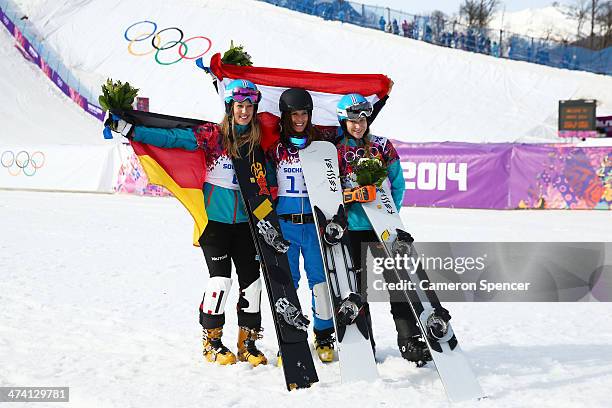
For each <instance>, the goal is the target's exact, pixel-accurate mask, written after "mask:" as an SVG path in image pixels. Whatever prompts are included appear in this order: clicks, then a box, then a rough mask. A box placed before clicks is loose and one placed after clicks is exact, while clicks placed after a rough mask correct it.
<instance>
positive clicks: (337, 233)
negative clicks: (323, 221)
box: [323, 220, 344, 245]
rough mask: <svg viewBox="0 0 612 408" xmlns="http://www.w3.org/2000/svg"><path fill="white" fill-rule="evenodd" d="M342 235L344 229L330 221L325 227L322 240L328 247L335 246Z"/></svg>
mask: <svg viewBox="0 0 612 408" xmlns="http://www.w3.org/2000/svg"><path fill="white" fill-rule="evenodd" d="M343 235H344V228H342V226H341V225H340V224H338V223H336V222H334V221H333V220H332V221H330V223H329V224H327V225H326V226H325V233H324V234H323V238H324V239H325V242H326V243H327V244H329V245H336V244H338V243H339V242H340V240H341V239H342V236H343Z"/></svg>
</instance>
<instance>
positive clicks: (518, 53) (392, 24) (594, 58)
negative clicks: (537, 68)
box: [260, 0, 612, 75]
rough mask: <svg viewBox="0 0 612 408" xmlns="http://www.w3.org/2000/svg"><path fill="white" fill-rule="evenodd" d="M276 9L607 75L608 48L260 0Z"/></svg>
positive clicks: (377, 12) (336, 4)
mask: <svg viewBox="0 0 612 408" xmlns="http://www.w3.org/2000/svg"><path fill="white" fill-rule="evenodd" d="M260 1H263V2H266V3H270V4H273V5H276V6H280V7H285V8H288V9H291V10H295V11H299V12H302V13H307V14H311V15H314V16H319V17H321V18H323V19H326V20H335V21H341V22H343V23H350V24H355V25H359V26H362V27H368V28H372V29H376V30H382V31H386V32H388V33H390V34H395V35H400V36H403V37H407V38H412V39H415V40H420V41H425V42H429V43H431V44H436V45H440V46H444V47H450V48H457V49H462V50H465V51H471V52H477V53H480V54H487V55H491V56H493V57H499V58H508V59H512V60H517V61H527V62H532V63H536V64H542V65H548V66H551V67H557V68H565V69H572V70H580V71H588V72H593V73H596V74H604V75H612V47H608V48H605V49H603V50H600V51H594V50H590V49H588V48H584V47H578V46H573V45H570V44H567V43H563V42H559V41H554V40H549V39H542V38H534V37H529V36H524V35H520V34H515V33H512V32H508V31H504V30H491V29H478V28H474V27H468V26H466V25H463V24H461V23H459V22H457V21H448V20H443V19H435V18H432V17H431V16H419V15H414V14H409V13H405V12H403V11H398V10H393V9H390V8H385V7H379V6H369V5H365V4H362V3H356V2H352V1H343V0H326V1H325V0H260Z"/></svg>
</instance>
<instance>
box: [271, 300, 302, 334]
mask: <svg viewBox="0 0 612 408" xmlns="http://www.w3.org/2000/svg"><path fill="white" fill-rule="evenodd" d="M274 308H275V309H276V313H278V314H279V315H280V316H281V317H282V318H283V320H284V321H285V322H287V324H289V325H290V326H292V327H295V328H296V329H298V330H303V331H308V325H309V324H310V320H309V319H308V317H306V316H304V314H303V313H302V312H301V310H300V309H298V308H297V307H295V305H293V304H292V303H291V302H289V300H287V298H284V297H283V298H279V299H278V300H277V301H276V303H275V304H274Z"/></svg>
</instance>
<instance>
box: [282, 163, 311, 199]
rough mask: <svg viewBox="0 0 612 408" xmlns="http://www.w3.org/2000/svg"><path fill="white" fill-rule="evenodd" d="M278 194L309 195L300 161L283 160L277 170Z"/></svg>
mask: <svg viewBox="0 0 612 408" xmlns="http://www.w3.org/2000/svg"><path fill="white" fill-rule="evenodd" d="M276 181H277V182H278V195H279V196H284V197H308V191H307V190H306V183H305V182H304V175H303V174H302V165H301V164H300V162H299V161H295V162H293V163H288V162H281V163H280V164H279V166H278V170H277V171H276Z"/></svg>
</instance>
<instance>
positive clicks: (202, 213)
mask: <svg viewBox="0 0 612 408" xmlns="http://www.w3.org/2000/svg"><path fill="white" fill-rule="evenodd" d="M131 143H132V147H133V148H134V152H136V155H137V156H138V160H140V164H141V165H142V168H143V169H144V171H145V173H146V174H147V177H148V178H149V182H150V183H152V184H157V185H159V186H162V187H165V188H167V189H168V190H169V191H170V192H171V193H172V194H173V195H174V196H175V197H176V198H177V199H178V200H179V201H180V202H181V203H182V204H183V205H184V206H185V208H186V209H187V211H189V214H191V216H192V217H193V221H194V222H195V226H194V231H193V245H195V246H199V243H198V239H199V238H200V236H201V235H202V232H204V229H205V228H206V224H207V223H208V216H207V215H206V208H205V207H204V192H203V191H202V186H203V185H204V181H205V180H206V160H205V156H204V151H203V150H201V149H198V150H194V151H188V150H183V149H162V148H159V147H155V146H152V145H148V144H143V143H138V142H135V141H131Z"/></svg>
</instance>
